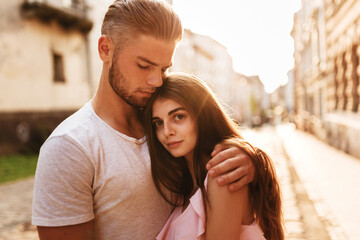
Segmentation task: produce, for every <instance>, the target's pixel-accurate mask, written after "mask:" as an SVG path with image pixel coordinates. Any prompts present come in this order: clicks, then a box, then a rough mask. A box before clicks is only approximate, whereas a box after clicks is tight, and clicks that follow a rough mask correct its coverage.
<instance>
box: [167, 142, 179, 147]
mask: <svg viewBox="0 0 360 240" xmlns="http://www.w3.org/2000/svg"><path fill="white" fill-rule="evenodd" d="M182 142H183V141H171V142H167V143H166V145H167V146H168V147H169V148H175V147H177V146H179V145H180V143H182Z"/></svg>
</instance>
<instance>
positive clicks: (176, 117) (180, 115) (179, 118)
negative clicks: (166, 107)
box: [174, 114, 185, 120]
mask: <svg viewBox="0 0 360 240" xmlns="http://www.w3.org/2000/svg"><path fill="white" fill-rule="evenodd" d="M184 117H185V116H184V115H183V114H177V115H175V116H174V118H175V120H181V119H183V118H184Z"/></svg>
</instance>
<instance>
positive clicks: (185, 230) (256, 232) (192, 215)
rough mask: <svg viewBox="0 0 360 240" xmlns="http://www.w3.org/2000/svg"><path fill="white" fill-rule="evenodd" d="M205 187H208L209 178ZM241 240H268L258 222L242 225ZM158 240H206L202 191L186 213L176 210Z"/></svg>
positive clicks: (180, 209)
mask: <svg viewBox="0 0 360 240" xmlns="http://www.w3.org/2000/svg"><path fill="white" fill-rule="evenodd" d="M205 186H207V178H206V179H205ZM239 238H240V239H243V240H266V239H265V238H264V236H263V232H262V230H261V229H260V227H259V226H258V224H257V223H256V221H254V222H253V223H252V224H250V225H242V226H241V233H240V237H239ZM156 240H205V210H204V204H203V197H202V194H201V190H200V189H198V190H197V191H196V193H195V194H194V195H193V196H192V197H191V198H190V203H189V205H188V207H187V208H186V209H185V211H184V212H182V207H177V208H175V209H174V211H173V213H172V214H171V216H170V217H169V219H168V221H167V222H166V224H165V225H164V227H163V228H162V230H161V232H160V233H159V234H158V235H157V237H156Z"/></svg>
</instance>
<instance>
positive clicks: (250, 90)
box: [233, 73, 270, 127]
mask: <svg viewBox="0 0 360 240" xmlns="http://www.w3.org/2000/svg"><path fill="white" fill-rule="evenodd" d="M233 89H234V91H235V92H236V94H235V95H234V102H236V103H237V104H236V105H235V106H233V109H234V112H235V117H236V120H237V121H238V122H239V123H241V124H242V125H245V126H249V127H256V126H260V125H261V124H262V123H264V122H266V121H267V119H266V115H267V114H266V109H268V108H269V107H270V106H269V95H268V94H267V93H266V91H265V88H264V85H263V83H262V82H261V80H260V78H259V76H257V75H255V76H246V75H243V74H240V73H238V74H237V83H236V84H235V85H234V86H233Z"/></svg>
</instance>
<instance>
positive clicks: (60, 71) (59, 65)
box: [53, 52, 65, 82]
mask: <svg viewBox="0 0 360 240" xmlns="http://www.w3.org/2000/svg"><path fill="white" fill-rule="evenodd" d="M53 64H54V82H65V75H64V60H63V56H62V55H60V54H58V53H54V52H53Z"/></svg>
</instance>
